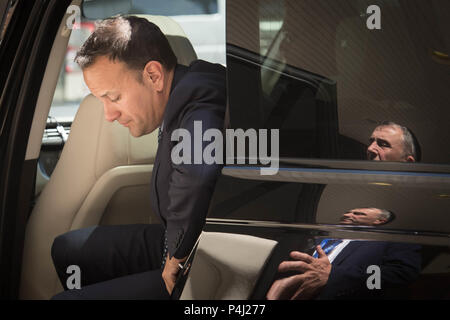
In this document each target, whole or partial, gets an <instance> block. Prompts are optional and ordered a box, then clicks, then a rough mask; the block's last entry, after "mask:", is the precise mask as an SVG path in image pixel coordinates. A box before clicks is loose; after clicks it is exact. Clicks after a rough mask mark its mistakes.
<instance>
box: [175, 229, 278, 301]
mask: <svg viewBox="0 0 450 320" xmlns="http://www.w3.org/2000/svg"><path fill="white" fill-rule="evenodd" d="M276 245H277V242H276V241H274V240H269V239H264V238H259V237H254V236H248V235H243V234H232V233H221V232H203V233H202V235H201V238H200V242H199V244H198V247H197V250H196V252H195V257H194V261H193V263H192V267H191V271H190V272H189V275H188V279H187V280H186V285H185V286H184V289H183V292H182V294H181V297H180V299H181V300H247V299H249V298H250V296H251V294H252V293H253V290H254V288H255V285H256V282H257V281H258V278H259V276H260V274H261V272H262V270H263V269H264V267H265V265H266V263H267V261H268V259H269V258H270V256H271V254H272V251H273V249H274V248H275V246H276Z"/></svg>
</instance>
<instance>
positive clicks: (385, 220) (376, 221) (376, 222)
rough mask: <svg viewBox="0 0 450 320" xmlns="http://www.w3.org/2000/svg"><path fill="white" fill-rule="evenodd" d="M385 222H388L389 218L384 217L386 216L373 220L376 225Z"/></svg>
mask: <svg viewBox="0 0 450 320" xmlns="http://www.w3.org/2000/svg"><path fill="white" fill-rule="evenodd" d="M385 223H387V219H384V218H378V219H377V220H375V221H374V222H373V224H374V225H376V226H378V225H381V224H385Z"/></svg>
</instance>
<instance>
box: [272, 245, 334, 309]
mask: <svg viewBox="0 0 450 320" xmlns="http://www.w3.org/2000/svg"><path fill="white" fill-rule="evenodd" d="M317 253H318V258H314V257H312V256H310V255H308V254H306V253H302V252H298V251H292V252H291V253H290V256H291V258H292V259H294V260H295V261H283V262H282V263H281V264H280V265H279V267H278V271H279V272H292V271H294V272H298V273H299V274H296V275H293V276H290V277H286V278H282V279H279V280H276V281H275V282H274V283H273V284H272V287H271V288H270V290H269V292H268V293H267V299H268V300H287V299H290V300H296V299H302V300H303V299H313V298H314V297H316V296H317V295H318V294H319V293H320V290H321V289H322V288H323V287H324V286H325V285H326V284H327V281H328V277H329V276H330V272H331V263H330V261H329V260H328V257H327V255H326V254H325V252H324V251H323V250H322V248H321V247H320V246H317Z"/></svg>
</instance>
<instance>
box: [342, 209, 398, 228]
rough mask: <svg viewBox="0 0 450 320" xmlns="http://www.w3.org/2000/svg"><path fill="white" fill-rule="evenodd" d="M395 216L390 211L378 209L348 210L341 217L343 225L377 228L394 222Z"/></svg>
mask: <svg viewBox="0 0 450 320" xmlns="http://www.w3.org/2000/svg"><path fill="white" fill-rule="evenodd" d="M394 218H395V215H394V214H393V213H392V212H391V211H388V210H385V209H378V208H356V209H351V210H348V211H347V212H346V213H344V214H343V215H342V217H341V221H340V222H341V223H342V224H354V225H362V226H377V225H381V224H385V223H388V222H391V221H392V220H394Z"/></svg>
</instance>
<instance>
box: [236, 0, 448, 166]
mask: <svg viewBox="0 0 450 320" xmlns="http://www.w3.org/2000/svg"><path fill="white" fill-rule="evenodd" d="M371 5H376V6H375V8H376V10H375V11H371V9H372V8H371ZM227 10H228V11H227V15H229V16H232V18H230V20H229V23H228V24H227V53H228V66H229V74H228V76H229V78H228V79H229V84H230V88H229V94H230V120H231V127H233V128H277V129H279V130H280V138H279V140H280V157H293V158H321V159H359V160H363V159H368V158H370V157H372V155H371V154H369V155H368V154H367V150H368V147H369V146H370V144H372V143H375V144H374V147H376V148H378V149H380V150H382V149H383V150H384V151H385V153H386V152H387V151H386V150H387V149H388V148H391V149H392V148H393V146H390V145H389V144H386V141H383V139H382V138H381V137H372V133H373V132H374V130H375V129H376V128H377V127H378V126H379V125H381V124H384V123H389V122H393V123H396V124H399V125H400V126H403V127H406V128H408V129H409V130H410V131H411V132H412V136H413V139H414V141H415V142H418V148H417V149H419V151H420V153H421V161H422V162H426V163H440V164H448V163H450V149H449V148H448V147H447V146H448V144H449V143H450V130H448V124H449V123H450V112H449V109H448V101H450V91H449V90H448V89H447V87H448V84H449V83H450V72H449V71H450V60H449V59H450V58H449V57H450V40H449V39H450V32H449V30H450V22H449V21H450V20H449V19H448V18H446V17H445V15H446V13H447V14H448V10H449V3H448V1H445V0H443V1H441V0H433V1H429V2H426V3H425V2H423V1H372V2H370V1H359V0H347V1H339V2H332V1H331V2H330V1H323V0H322V1H320V0H319V1H309V0H301V1H293V0H275V1H265V0H261V1H256V0H253V1H247V2H245V3H242V2H241V1H236V0H230V1H229V2H228V4H227ZM231 22H232V23H231ZM248 83H251V85H248ZM244 109H245V110H246V114H245V115H243V114H242V112H240V110H244ZM371 139H372V140H371ZM373 157H375V156H373ZM386 160H389V157H387V159H386ZM416 160H417V159H416ZM392 161H397V160H392Z"/></svg>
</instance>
